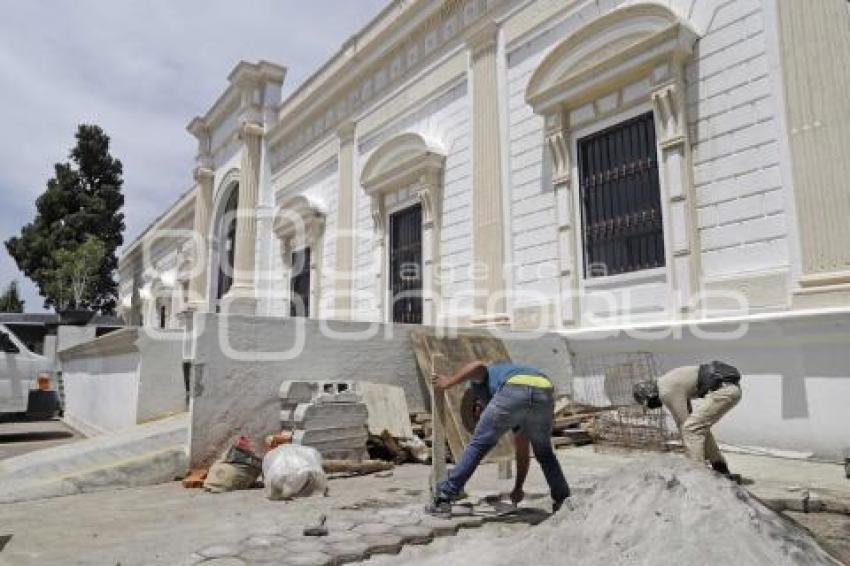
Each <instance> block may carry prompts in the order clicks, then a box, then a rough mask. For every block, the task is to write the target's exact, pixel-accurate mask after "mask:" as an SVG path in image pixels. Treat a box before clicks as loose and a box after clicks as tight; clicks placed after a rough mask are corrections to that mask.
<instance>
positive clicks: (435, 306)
mask: <svg viewBox="0 0 850 566" xmlns="http://www.w3.org/2000/svg"><path fill="white" fill-rule="evenodd" d="M419 183H420V185H419V190H418V196H419V202H420V204H421V207H422V324H427V325H433V324H436V323H437V317H438V314H439V304H440V278H439V277H438V275H439V261H440V250H439V242H440V226H439V222H440V203H441V201H442V198H441V196H440V190H441V186H440V178H439V173H438V172H436V171H432V172H428V173H426V174H424V175H422V178H421V179H420V181H419Z"/></svg>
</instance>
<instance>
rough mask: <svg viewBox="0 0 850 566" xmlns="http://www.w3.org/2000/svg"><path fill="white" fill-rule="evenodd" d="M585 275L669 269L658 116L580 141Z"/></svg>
mask: <svg viewBox="0 0 850 566" xmlns="http://www.w3.org/2000/svg"><path fill="white" fill-rule="evenodd" d="M578 169H579V176H580V181H579V182H580V186H581V203H582V207H581V209H582V210H581V212H582V226H583V229H584V276H585V277H600V276H605V275H617V274H619V273H627V272H630V271H637V270H640V269H650V268H654V267H662V266H663V265H664V234H663V229H662V224H661V196H660V192H659V186H658V161H657V151H656V147H655V125H654V122H653V116H652V113H651V112H650V113H648V114H644V115H643V116H639V117H637V118H634V119H631V120H628V121H627V122H623V123H621V124H618V125H616V126H614V127H612V128H609V129H607V130H603V131H602V132H599V133H596V134H593V135H592V136H588V137H586V138H583V139H581V140H579V142H578Z"/></svg>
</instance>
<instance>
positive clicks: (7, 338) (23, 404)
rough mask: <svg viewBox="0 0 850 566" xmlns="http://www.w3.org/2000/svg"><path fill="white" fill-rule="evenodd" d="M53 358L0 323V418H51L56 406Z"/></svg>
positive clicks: (57, 395) (57, 400)
mask: <svg viewBox="0 0 850 566" xmlns="http://www.w3.org/2000/svg"><path fill="white" fill-rule="evenodd" d="M54 378H55V375H54V364H53V361H52V360H50V359H48V358H46V357H44V356H41V355H39V354H36V353H34V352H32V351H30V350H29V349H28V348H27V347H26V346H25V345H24V343H23V342H21V341H20V340H19V339H18V337H17V336H15V334H14V333H13V332H11V331H10V330H9V329H8V328H6V326H4V325H2V324H0V419H4V418H5V419H8V418H9V417H26V418H52V417H54V416H55V415H56V414H57V413H58V412H59V410H60V402H59V394H58V393H57V391H56V383H55V379H54Z"/></svg>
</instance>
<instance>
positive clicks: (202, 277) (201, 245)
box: [187, 166, 215, 311]
mask: <svg viewBox="0 0 850 566" xmlns="http://www.w3.org/2000/svg"><path fill="white" fill-rule="evenodd" d="M194 177H195V220H194V225H193V231H194V232H195V240H194V245H193V249H192V278H191V279H190V280H189V301H188V305H187V307H188V309H189V310H193V311H204V310H206V307H207V272H208V269H207V268H208V266H207V264H208V261H207V258H208V257H209V233H210V215H211V213H212V200H213V180H214V179H215V172H214V171H213V170H212V169H210V168H208V167H200V166H199V167H196V168H195V171H194Z"/></svg>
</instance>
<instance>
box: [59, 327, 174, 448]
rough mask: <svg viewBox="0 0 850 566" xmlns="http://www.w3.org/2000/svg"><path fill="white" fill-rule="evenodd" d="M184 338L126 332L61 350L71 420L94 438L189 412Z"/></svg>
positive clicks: (68, 419) (67, 413)
mask: <svg viewBox="0 0 850 566" xmlns="http://www.w3.org/2000/svg"><path fill="white" fill-rule="evenodd" d="M181 336H182V333H181V332H175V331H171V332H164V331H160V332H156V335H155V336H153V337H151V336H148V335H147V334H146V332H145V331H144V330H139V329H136V328H125V329H121V330H117V331H115V332H112V333H110V334H106V335H104V336H101V337H100V338H97V339H95V340H91V341H89V342H84V343H81V344H79V345H76V346H74V347H73V348H69V349H66V350H63V351H62V352H60V353H59V360H60V362H61V366H62V378H63V382H64V387H65V419H66V420H67V421H68V422H69V423H70V424H71V425H72V426H75V427H77V428H79V429H80V430H81V431H83V432H84V433H86V434H90V435H92V434H103V433H109V432H114V431H117V430H121V429H124V428H127V427H129V426H133V425H135V424H138V423H142V422H145V421H149V420H152V419H155V418H159V417H163V416H166V415H171V414H174V413H178V412H181V411H185V410H186V393H185V386H184V379H183V372H182V362H183V353H182V352H183V344H182V340H181Z"/></svg>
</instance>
